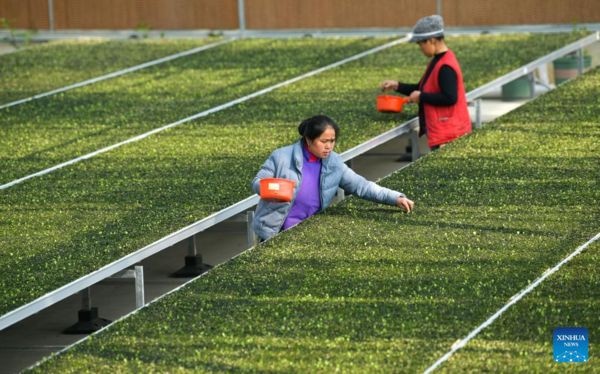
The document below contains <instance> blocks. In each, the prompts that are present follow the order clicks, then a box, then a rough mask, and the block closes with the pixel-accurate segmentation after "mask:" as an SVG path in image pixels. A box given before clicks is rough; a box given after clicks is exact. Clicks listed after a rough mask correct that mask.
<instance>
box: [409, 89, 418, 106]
mask: <svg viewBox="0 0 600 374" xmlns="http://www.w3.org/2000/svg"><path fill="white" fill-rule="evenodd" d="M409 98H410V101H409V103H415V104H418V103H419V102H421V91H413V92H412V93H411V94H410V97H409Z"/></svg>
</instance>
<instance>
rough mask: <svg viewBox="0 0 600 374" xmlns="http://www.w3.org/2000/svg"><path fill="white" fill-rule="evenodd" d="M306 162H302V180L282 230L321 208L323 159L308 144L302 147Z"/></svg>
mask: <svg viewBox="0 0 600 374" xmlns="http://www.w3.org/2000/svg"><path fill="white" fill-rule="evenodd" d="M302 153H303V154H304V162H303V163H302V182H301V183H300V190H299V191H298V194H297V195H296V200H294V205H292V209H290V213H289V214H288V216H287V218H286V219H285V222H284V223H283V227H282V228H281V229H282V230H287V229H289V228H290V227H292V226H294V225H295V224H297V223H299V222H301V221H304V220H305V219H307V218H308V217H310V216H312V215H313V214H315V213H316V212H318V211H319V209H321V193H320V192H321V191H320V187H319V182H320V180H321V159H320V158H317V157H316V156H314V155H313V154H311V153H310V152H309V151H308V149H307V148H306V145H304V147H302Z"/></svg>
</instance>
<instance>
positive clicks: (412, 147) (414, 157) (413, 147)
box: [410, 126, 421, 162]
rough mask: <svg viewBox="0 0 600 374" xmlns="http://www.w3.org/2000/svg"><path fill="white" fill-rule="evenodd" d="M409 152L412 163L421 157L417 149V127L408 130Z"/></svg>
mask: <svg viewBox="0 0 600 374" xmlns="http://www.w3.org/2000/svg"><path fill="white" fill-rule="evenodd" d="M410 150H411V155H412V160H413V162H415V161H417V160H418V159H419V157H421V150H420V149H419V126H416V127H413V128H412V129H411V130H410Z"/></svg>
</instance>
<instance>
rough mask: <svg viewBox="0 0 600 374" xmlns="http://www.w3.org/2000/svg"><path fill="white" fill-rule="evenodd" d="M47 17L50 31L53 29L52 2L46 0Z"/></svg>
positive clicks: (51, 0)
mask: <svg viewBox="0 0 600 374" xmlns="http://www.w3.org/2000/svg"><path fill="white" fill-rule="evenodd" d="M48 17H49V18H50V31H54V2H53V0H48Z"/></svg>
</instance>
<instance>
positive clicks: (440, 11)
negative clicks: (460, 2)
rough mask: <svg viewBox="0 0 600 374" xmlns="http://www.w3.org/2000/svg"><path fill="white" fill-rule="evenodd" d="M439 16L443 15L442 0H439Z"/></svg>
mask: <svg viewBox="0 0 600 374" xmlns="http://www.w3.org/2000/svg"><path fill="white" fill-rule="evenodd" d="M437 14H438V15H439V16H441V15H442V0H437Z"/></svg>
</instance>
